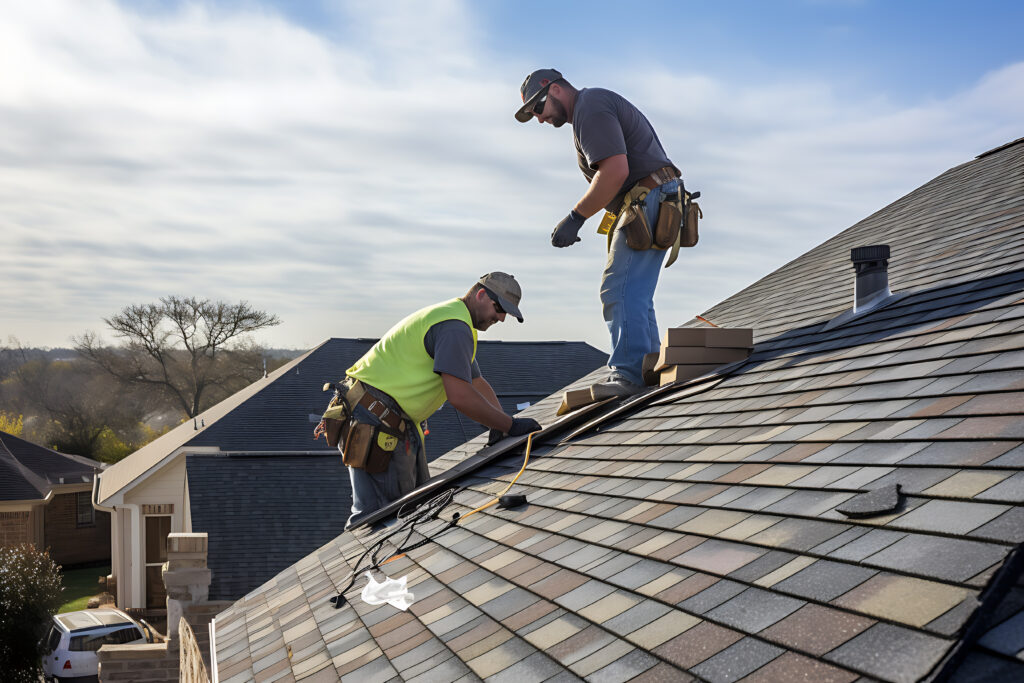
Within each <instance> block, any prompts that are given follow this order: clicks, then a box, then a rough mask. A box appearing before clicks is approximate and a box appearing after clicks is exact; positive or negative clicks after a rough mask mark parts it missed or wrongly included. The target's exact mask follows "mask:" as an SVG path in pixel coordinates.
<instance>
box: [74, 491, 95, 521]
mask: <svg viewBox="0 0 1024 683" xmlns="http://www.w3.org/2000/svg"><path fill="white" fill-rule="evenodd" d="M75 509H76V510H77V511H78V526H94V525H95V524H96V510H94V509H93V507H92V492H91V491H80V492H78V493H76V494H75Z"/></svg>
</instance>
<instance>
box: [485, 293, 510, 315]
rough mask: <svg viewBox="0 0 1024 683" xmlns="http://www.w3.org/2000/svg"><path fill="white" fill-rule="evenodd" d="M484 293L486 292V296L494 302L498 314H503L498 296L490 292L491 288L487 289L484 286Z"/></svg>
mask: <svg viewBox="0 0 1024 683" xmlns="http://www.w3.org/2000/svg"><path fill="white" fill-rule="evenodd" d="M484 293H485V294H487V298H488V299H490V300H491V301H492V302H493V303H494V307H495V308H496V309H498V313H499V314H500V315H504V314H505V309H504V308H502V307H501V304H500V303H499V302H498V297H496V296H494V294H493V293H492V292H491V290H489V289H487V288H486V287H484Z"/></svg>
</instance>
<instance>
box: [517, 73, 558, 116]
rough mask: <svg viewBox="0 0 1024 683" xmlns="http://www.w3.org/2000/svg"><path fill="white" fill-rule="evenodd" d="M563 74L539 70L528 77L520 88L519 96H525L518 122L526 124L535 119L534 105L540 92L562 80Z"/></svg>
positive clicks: (518, 112)
mask: <svg viewBox="0 0 1024 683" xmlns="http://www.w3.org/2000/svg"><path fill="white" fill-rule="evenodd" d="M561 78H562V74H561V73H559V72H558V71H556V70H555V69H537V70H536V71H534V72H533V73H532V74H530V75H529V76H527V77H526V80H525V81H523V84H522V85H521V86H519V94H520V95H522V96H523V106H522V107H520V108H519V111H517V112H516V120H517V121H519V122H520V123H526V122H527V121H529V120H530V119H532V118H533V105H534V104H536V103H537V98H538V97H540V91H541V90H542V89H543V88H544V86H546V85H548V84H549V83H554V82H555V81H557V80H561Z"/></svg>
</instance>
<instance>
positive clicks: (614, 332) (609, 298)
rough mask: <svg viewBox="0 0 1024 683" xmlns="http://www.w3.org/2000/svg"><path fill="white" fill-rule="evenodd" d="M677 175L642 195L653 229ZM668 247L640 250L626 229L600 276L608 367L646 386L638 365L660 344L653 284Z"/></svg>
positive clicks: (676, 183) (618, 232)
mask: <svg viewBox="0 0 1024 683" xmlns="http://www.w3.org/2000/svg"><path fill="white" fill-rule="evenodd" d="M678 186H679V181H678V180H671V181H669V182H667V183H665V184H664V185H662V186H661V187H659V188H657V189H654V190H651V192H650V193H648V195H647V198H646V199H645V200H644V211H645V213H646V215H647V222H648V224H649V225H650V226H651V229H652V230H653V229H654V226H655V225H656V224H657V219H658V205H659V204H660V202H661V198H662V197H663V196H665V195H670V194H675V193H676V188H677V187H678ZM665 254H666V250H664V249H647V250H646V251H637V250H635V249H633V248H631V247H630V246H629V245H628V244H626V231H625V230H616V231H615V234H614V235H613V236H612V246H611V250H610V251H609V252H608V262H607V263H606V264H605V267H604V275H603V277H602V278H601V304H602V306H603V308H604V320H605V322H606V323H607V324H608V332H610V333H611V337H612V353H611V356H610V357H609V358H608V367H610V368H611V369H612V375H613V379H614V376H617V377H621V378H623V379H626V380H628V381H630V382H632V383H634V384H640V385H643V383H644V381H643V377H642V376H641V372H640V368H641V365H642V363H643V359H644V354H647V353H650V352H651V351H657V350H658V348H659V347H660V346H661V340H660V339H659V337H658V321H657V319H656V318H655V315H654V289H655V288H656V287H657V286H658V276H659V275H660V274H661V264H662V262H663V261H664V260H665Z"/></svg>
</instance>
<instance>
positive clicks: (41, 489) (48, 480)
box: [0, 432, 100, 500]
mask: <svg viewBox="0 0 1024 683" xmlns="http://www.w3.org/2000/svg"><path fill="white" fill-rule="evenodd" d="M99 467H100V463H98V462H96V461H95V460H91V459H89V458H85V457H82V456H80V455H68V454H66V453H58V452H57V451H54V450H51V449H49V448H44V447H43V446H39V445H37V444H34V443H32V442H31V441H25V440H24V439H21V438H18V437H16V436H14V435H12V434H8V433H6V432H0V500H37V499H41V498H45V497H46V495H47V494H48V493H49V491H50V488H51V486H52V485H54V484H61V483H64V484H81V483H87V482H90V481H92V478H93V471H94V470H95V469H98V468H99ZM62 479H63V481H61V480H62Z"/></svg>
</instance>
